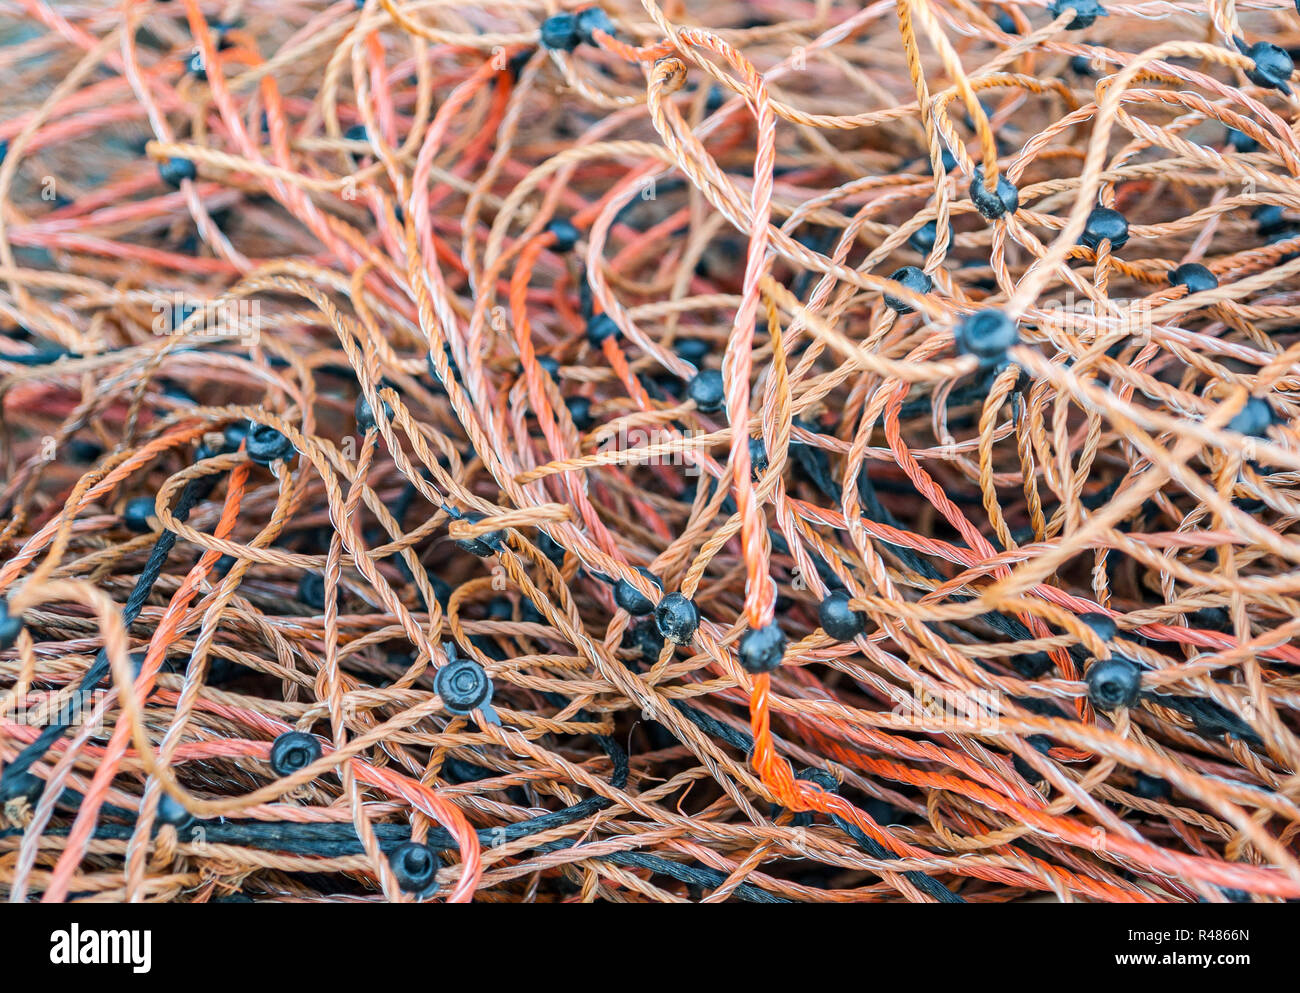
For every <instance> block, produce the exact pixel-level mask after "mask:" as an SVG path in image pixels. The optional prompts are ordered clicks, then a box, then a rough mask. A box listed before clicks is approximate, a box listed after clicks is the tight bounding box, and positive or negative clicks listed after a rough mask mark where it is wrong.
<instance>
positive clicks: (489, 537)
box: [456, 512, 504, 559]
mask: <svg viewBox="0 0 1300 993" xmlns="http://www.w3.org/2000/svg"><path fill="white" fill-rule="evenodd" d="M483 516H484V515H483V514H479V513H476V512H470V513H468V514H466V515H465V517H464V519H465V520H467V521H469V522H470V523H471V524H476V523H478V522H479V521H481V520H483ZM503 537H504V536H503V535H502V534H501V532H500V531H489V532H487V533H486V534H481V535H479V536H478V537H477V538H461V539H460V540H458V541H457V542H456V544H457V545H458V546H459V547H460V548H461V549H463V550H464V551H467V552H469V553H470V554H471V555H477V556H478V557H479V558H481V559H485V558H487V557H488V556H490V555H495V554H496V553H497V550H498V549H500V548H501V542H502V540H503Z"/></svg>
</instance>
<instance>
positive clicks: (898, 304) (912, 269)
mask: <svg viewBox="0 0 1300 993" xmlns="http://www.w3.org/2000/svg"><path fill="white" fill-rule="evenodd" d="M889 278H890V279H892V280H893V281H894V282H895V283H902V284H903V285H904V286H906V287H907V288H908V289H909V290H911V291H912V292H913V293H916V294H918V295H921V294H924V293H929V292H930V290H931V289H933V288H934V280H932V279H931V278H930V277H929V276H927V275H926V274H925V270H924V269H918V268H917V267H916V266H914V265H905V266H903V268H901V269H896V270H895V271H894V272H893V273H891V274H890V277H889ZM885 306H886V307H888V308H889V309H890V310H892V311H894V312H895V313H898V314H910V313H911V312H912V308H911V307H910V306H908V305H907V304H906V303H904V302H903V301H902V300H900V299H898V297H892V296H890V295H889V294H888V293H886V294H885Z"/></svg>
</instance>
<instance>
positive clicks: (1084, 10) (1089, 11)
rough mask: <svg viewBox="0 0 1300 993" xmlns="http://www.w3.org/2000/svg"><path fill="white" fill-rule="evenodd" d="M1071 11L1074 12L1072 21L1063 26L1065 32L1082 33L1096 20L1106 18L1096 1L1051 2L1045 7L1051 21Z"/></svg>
mask: <svg viewBox="0 0 1300 993" xmlns="http://www.w3.org/2000/svg"><path fill="white" fill-rule="evenodd" d="M1071 9H1072V10H1073V11H1074V20H1072V21H1071V22H1070V23H1069V24H1067V25H1066V26H1065V30H1066V31H1082V30H1083V29H1084V28H1090V27H1092V25H1093V22H1094V21H1096V20H1097V18H1099V17H1105V16H1106V8H1105V7H1103V6H1102V5H1101V4H1099V3H1098V2H1097V0H1052V2H1051V3H1049V4H1048V5H1047V12H1048V13H1049V14H1051V15H1052V18H1053V20H1055V19H1056V18H1058V17H1060V16H1061V15H1062V14H1064V13H1065V12H1066V11H1067V10H1071Z"/></svg>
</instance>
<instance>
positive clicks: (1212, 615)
mask: <svg viewBox="0 0 1300 993" xmlns="http://www.w3.org/2000/svg"><path fill="white" fill-rule="evenodd" d="M1187 623H1188V625H1190V626H1191V627H1194V628H1204V629H1205V630H1207V631H1231V630H1232V618H1231V617H1229V616H1228V612H1227V611H1226V610H1224V609H1223V608H1222V607H1202V608H1201V609H1200V610H1194V611H1192V613H1190V614H1188V615H1187Z"/></svg>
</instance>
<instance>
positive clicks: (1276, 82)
mask: <svg viewBox="0 0 1300 993" xmlns="http://www.w3.org/2000/svg"><path fill="white" fill-rule="evenodd" d="M1241 52H1242V54H1243V55H1245V56H1246V58H1248V59H1250V60H1252V61H1253V62H1254V63H1255V64H1254V65H1253V66H1252V67H1251V68H1249V69H1247V70H1246V78H1247V79H1249V80H1250V81H1251V82H1252V83H1254V84H1255V85H1256V86H1265V87H1268V88H1269V89H1273V90H1281V91H1282V92H1283V93H1290V92H1291V86H1290V84H1289V83H1288V82H1287V80H1289V79H1290V78H1291V74H1292V73H1293V72H1295V62H1293V61H1292V59H1291V56H1290V55H1289V54H1288V53H1287V50H1286V49H1285V48H1279V47H1278V46H1277V45H1274V44H1273V43H1272V42H1269V41H1257V42H1255V44H1253V45H1251V46H1250V47H1249V48H1243V49H1242V50H1241Z"/></svg>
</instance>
